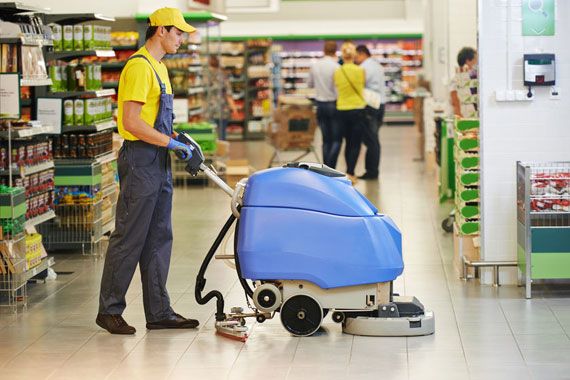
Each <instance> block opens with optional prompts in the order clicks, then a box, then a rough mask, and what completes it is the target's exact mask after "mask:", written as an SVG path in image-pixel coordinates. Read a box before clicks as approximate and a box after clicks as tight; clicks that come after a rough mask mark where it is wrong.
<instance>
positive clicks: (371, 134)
mask: <svg viewBox="0 0 570 380" xmlns="http://www.w3.org/2000/svg"><path fill="white" fill-rule="evenodd" d="M366 118H367V121H368V126H367V127H366V128H365V129H364V131H363V133H362V143H363V144H364V145H365V146H366V160H365V167H366V174H368V175H369V176H372V177H377V176H378V174H379V172H380V155H381V152H382V146H381V145H380V136H379V135H378V132H379V130H380V127H381V126H382V123H383V122H384V104H382V105H381V106H380V108H379V109H374V108H372V107H366Z"/></svg>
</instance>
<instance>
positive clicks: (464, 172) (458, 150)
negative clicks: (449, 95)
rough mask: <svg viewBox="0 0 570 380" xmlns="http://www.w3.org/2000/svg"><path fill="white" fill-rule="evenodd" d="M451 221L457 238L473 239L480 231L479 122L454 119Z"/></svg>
mask: <svg viewBox="0 0 570 380" xmlns="http://www.w3.org/2000/svg"><path fill="white" fill-rule="evenodd" d="M454 158H455V175H456V181H455V209H456V210H455V215H456V218H455V221H456V224H457V228H456V229H457V231H458V233H459V234H461V235H477V234H478V233H479V229H480V221H479V219H480V203H479V198H478V196H479V183H478V182H473V181H469V178H470V177H474V176H476V177H477V178H478V177H479V120H477V119H459V118H456V119H455V146H454Z"/></svg>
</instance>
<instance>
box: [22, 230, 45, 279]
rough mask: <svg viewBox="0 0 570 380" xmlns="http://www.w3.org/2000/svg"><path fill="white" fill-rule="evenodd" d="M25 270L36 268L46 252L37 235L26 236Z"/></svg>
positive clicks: (40, 237) (40, 236) (39, 236)
mask: <svg viewBox="0 0 570 380" xmlns="http://www.w3.org/2000/svg"><path fill="white" fill-rule="evenodd" d="M25 241H26V270H29V269H31V268H33V267H35V266H38V265H39V264H40V263H41V262H42V258H44V257H45V256H46V251H45V249H44V246H43V245H42V235H40V234H38V233H34V234H29V235H26V238H25Z"/></svg>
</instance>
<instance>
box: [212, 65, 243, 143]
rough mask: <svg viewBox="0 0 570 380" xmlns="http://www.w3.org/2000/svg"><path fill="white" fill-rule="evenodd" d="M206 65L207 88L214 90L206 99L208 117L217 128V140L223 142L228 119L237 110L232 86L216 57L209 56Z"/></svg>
mask: <svg viewBox="0 0 570 380" xmlns="http://www.w3.org/2000/svg"><path fill="white" fill-rule="evenodd" d="M208 65H209V78H210V79H209V81H208V86H210V89H214V91H213V95H211V96H209V98H208V115H209V119H210V120H211V121H212V123H214V124H216V125H217V126H218V136H219V139H220V140H225V139H226V128H227V127H228V122H229V120H230V117H231V115H232V114H234V115H235V114H236V113H237V112H238V110H237V107H236V104H235V102H234V99H233V97H232V85H231V83H230V80H229V78H228V76H227V75H226V74H225V73H224V71H223V69H222V68H221V67H220V60H219V59H218V57H216V56H215V55H210V57H209V59H208ZM220 100H221V101H220Z"/></svg>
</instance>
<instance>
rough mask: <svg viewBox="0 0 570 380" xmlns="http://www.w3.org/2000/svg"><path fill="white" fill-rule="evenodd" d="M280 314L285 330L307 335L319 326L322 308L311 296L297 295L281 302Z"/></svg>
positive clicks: (321, 318)
mask: <svg viewBox="0 0 570 380" xmlns="http://www.w3.org/2000/svg"><path fill="white" fill-rule="evenodd" d="M280 316H281V323H282V324H283V327H285V330H287V331H289V332H290V333H291V334H293V335H295V336H309V335H312V334H313V333H315V332H316V331H317V330H318V329H319V327H320V326H321V322H322V320H323V309H321V306H320V305H319V303H318V302H317V301H316V300H315V299H314V298H313V297H310V296H307V295H297V296H293V297H291V298H289V299H288V300H286V301H285V302H284V303H283V305H282V306H281V313H280Z"/></svg>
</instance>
